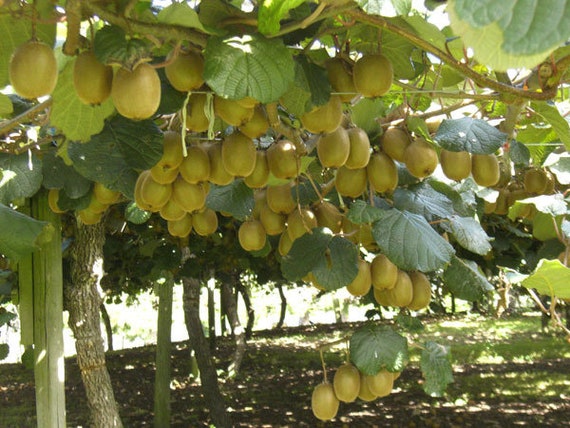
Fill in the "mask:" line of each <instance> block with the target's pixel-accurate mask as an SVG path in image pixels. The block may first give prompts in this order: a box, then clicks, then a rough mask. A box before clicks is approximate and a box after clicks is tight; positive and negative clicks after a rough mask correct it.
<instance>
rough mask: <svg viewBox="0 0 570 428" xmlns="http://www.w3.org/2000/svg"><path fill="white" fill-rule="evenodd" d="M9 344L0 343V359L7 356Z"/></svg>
mask: <svg viewBox="0 0 570 428" xmlns="http://www.w3.org/2000/svg"><path fill="white" fill-rule="evenodd" d="M9 353H10V346H9V345H8V344H7V343H0V361H2V360H3V359H5V358H7V357H8V354H9Z"/></svg>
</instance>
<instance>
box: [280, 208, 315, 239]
mask: <svg viewBox="0 0 570 428" xmlns="http://www.w3.org/2000/svg"><path fill="white" fill-rule="evenodd" d="M315 227H317V217H316V216H315V213H314V212H313V211H311V210H310V209H307V208H300V209H296V210H293V211H292V212H291V213H289V215H288V216H287V233H288V234H289V237H290V238H291V241H294V240H295V239H297V238H299V237H301V236H303V235H304V234H305V233H309V232H311V230H312V229H314V228H315Z"/></svg>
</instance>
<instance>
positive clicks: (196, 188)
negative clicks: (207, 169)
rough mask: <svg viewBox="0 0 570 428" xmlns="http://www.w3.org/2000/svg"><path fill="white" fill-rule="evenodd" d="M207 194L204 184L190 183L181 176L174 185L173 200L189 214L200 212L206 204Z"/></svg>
mask: <svg viewBox="0 0 570 428" xmlns="http://www.w3.org/2000/svg"><path fill="white" fill-rule="evenodd" d="M206 194H207V192H206V191H205V188H204V185H203V184H201V183H200V184H193V183H188V182H187V181H186V180H184V179H183V178H182V177H181V176H179V177H178V178H177V179H176V180H175V181H174V183H172V199H173V201H174V202H175V203H176V205H178V206H179V207H180V208H182V209H183V210H184V211H186V212H188V213H193V212H194V211H199V210H201V209H202V208H204V205H205V204H206Z"/></svg>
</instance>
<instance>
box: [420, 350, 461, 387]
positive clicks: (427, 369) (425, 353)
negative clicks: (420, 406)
mask: <svg viewBox="0 0 570 428" xmlns="http://www.w3.org/2000/svg"><path fill="white" fill-rule="evenodd" d="M420 367H421V370H422V374H423V377H424V383H423V389H424V391H425V392H426V394H428V395H430V396H432V397H441V396H442V395H443V393H444V392H445V389H446V388H447V385H448V384H450V383H452V382H453V368H452V367H451V352H450V350H449V346H444V345H440V344H438V343H436V342H432V341H428V342H426V343H425V344H424V347H423V350H422V356H421V358H420Z"/></svg>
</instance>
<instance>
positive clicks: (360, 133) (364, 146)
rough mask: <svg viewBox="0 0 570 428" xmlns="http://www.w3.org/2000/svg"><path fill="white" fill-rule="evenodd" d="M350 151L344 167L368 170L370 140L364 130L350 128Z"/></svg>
mask: <svg viewBox="0 0 570 428" xmlns="http://www.w3.org/2000/svg"><path fill="white" fill-rule="evenodd" d="M347 133H348V139H349V140H350V151H349V154H348V158H347V159H346V162H345V163H344V166H346V167H347V168H350V169H359V168H366V165H368V161H369V160H370V139H369V138H368V134H367V133H366V131H364V129H362V128H350V129H348V131H347Z"/></svg>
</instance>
